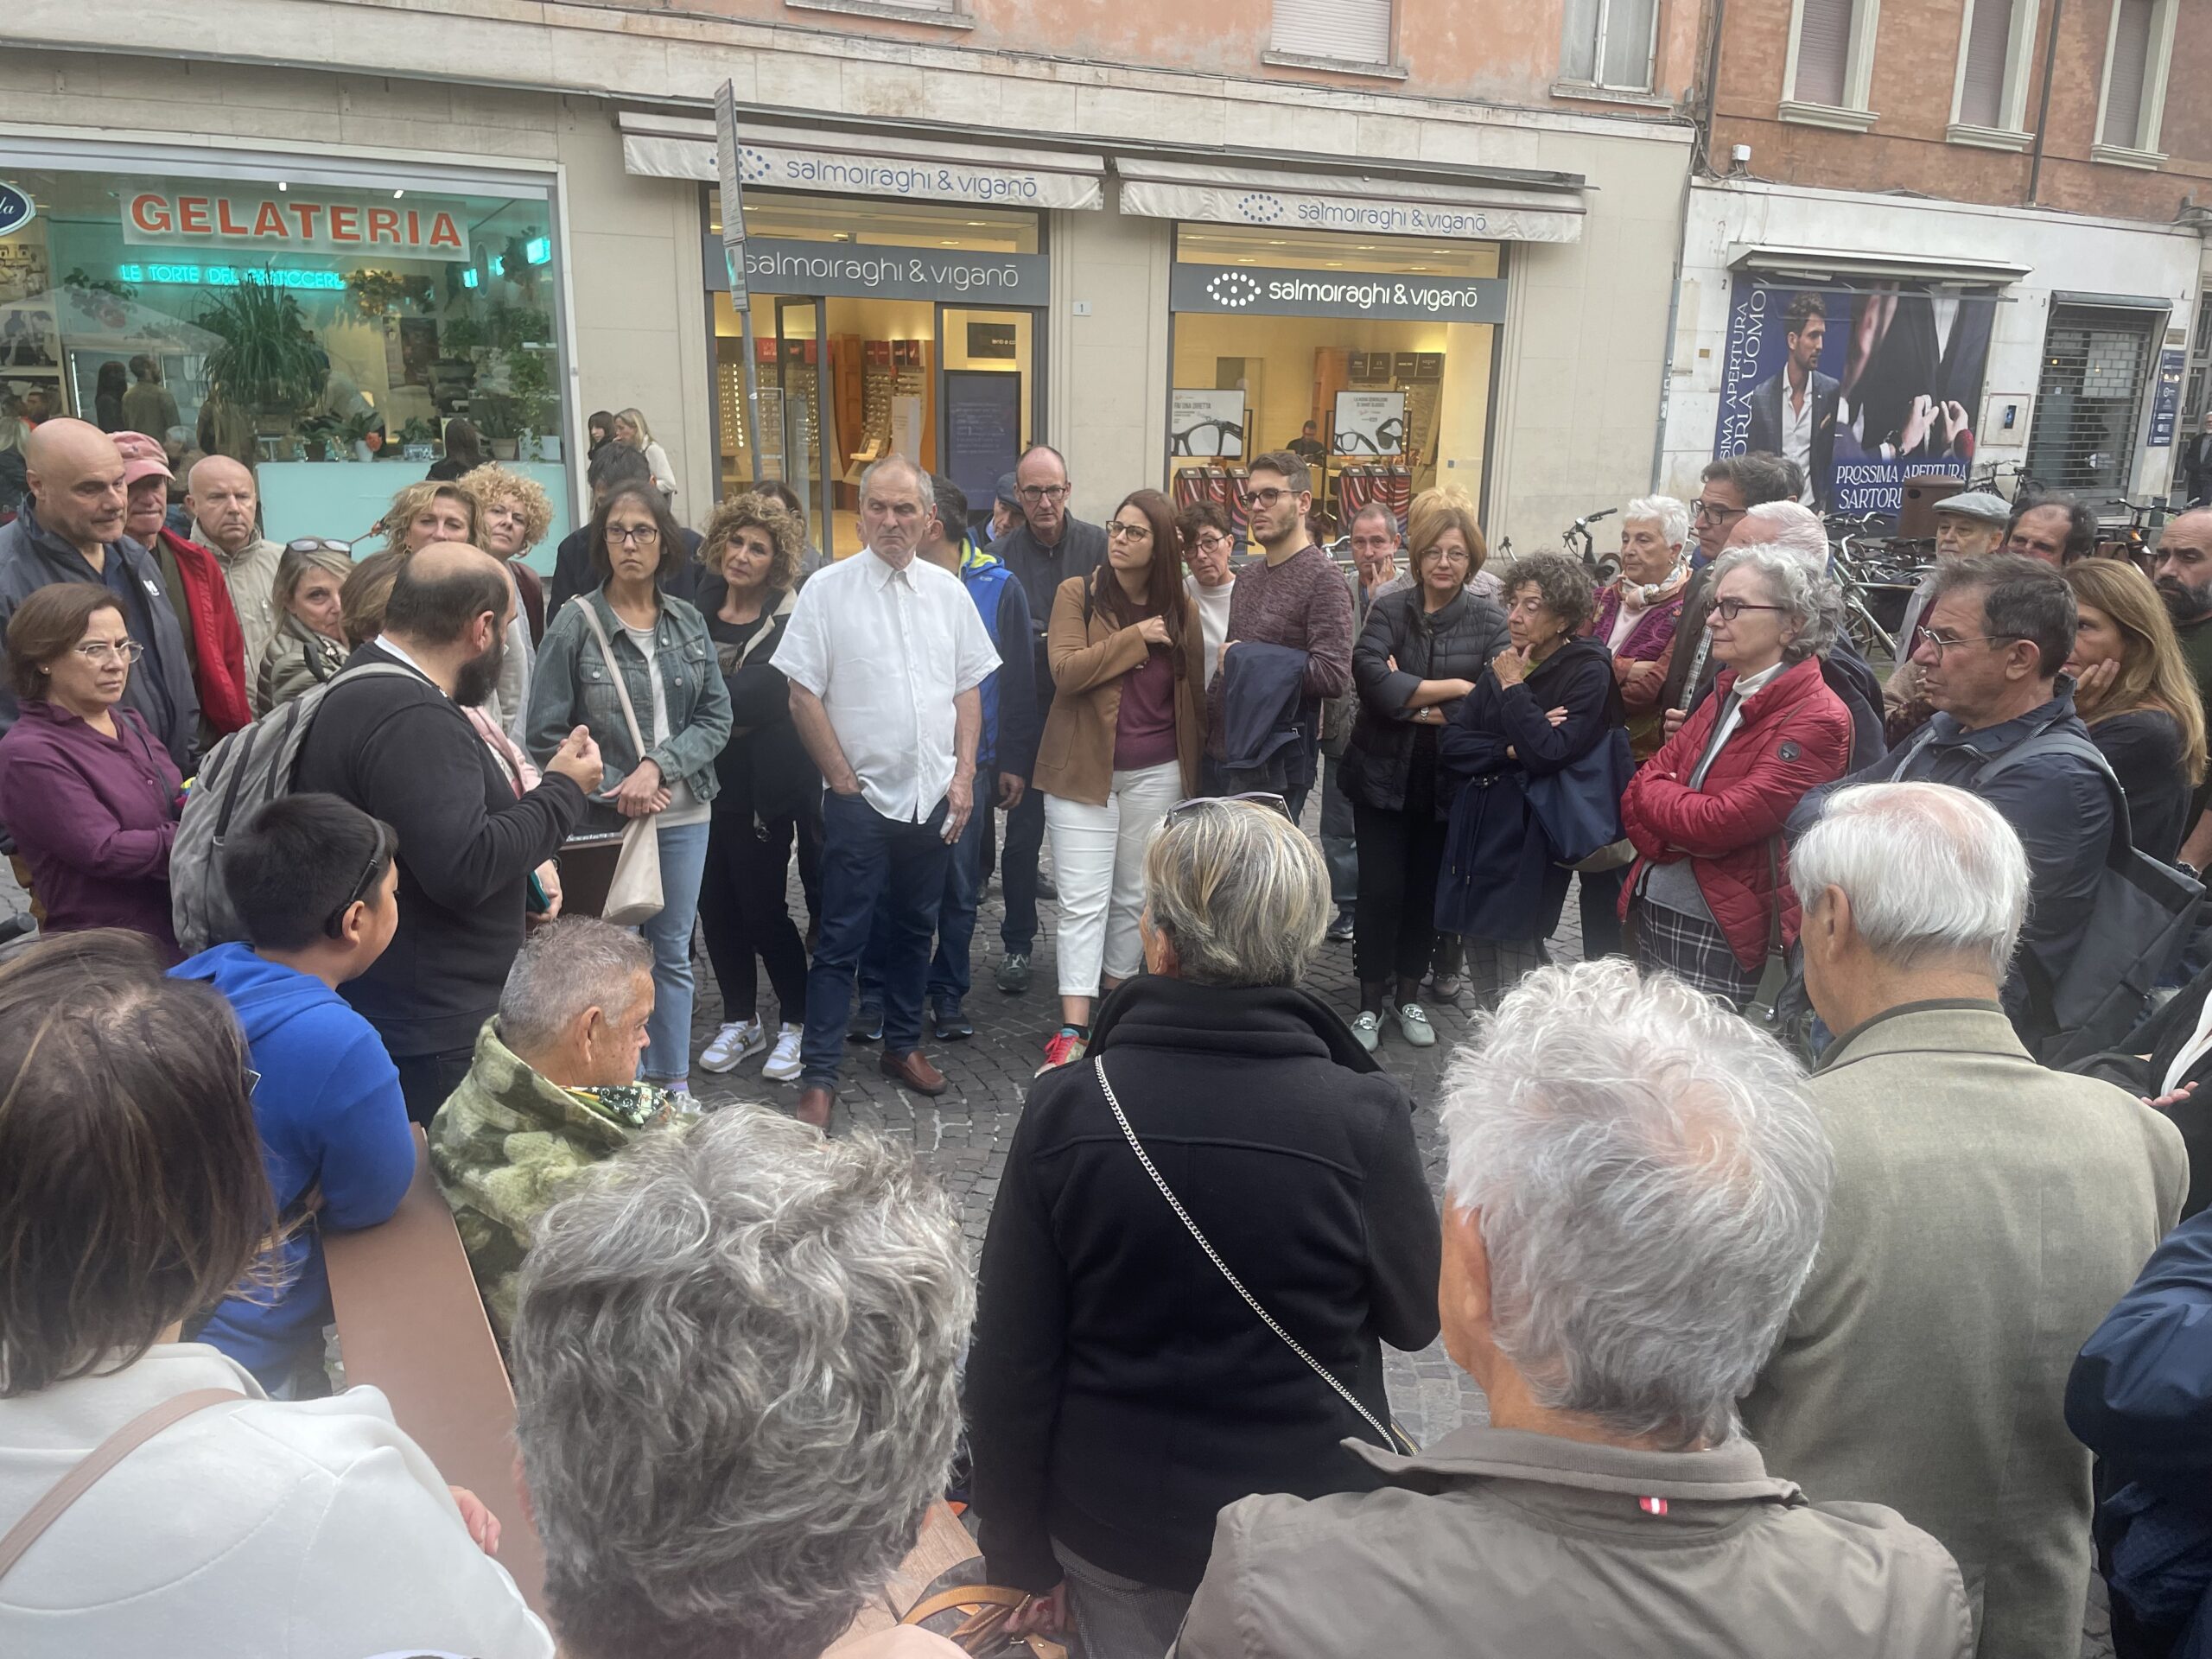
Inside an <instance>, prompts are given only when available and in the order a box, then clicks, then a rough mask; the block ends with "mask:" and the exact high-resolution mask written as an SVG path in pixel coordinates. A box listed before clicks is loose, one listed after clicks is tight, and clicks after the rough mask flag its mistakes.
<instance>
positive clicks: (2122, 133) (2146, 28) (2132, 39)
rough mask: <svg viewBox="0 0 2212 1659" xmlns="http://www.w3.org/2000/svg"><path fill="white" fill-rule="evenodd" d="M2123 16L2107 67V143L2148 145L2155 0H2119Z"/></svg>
mask: <svg viewBox="0 0 2212 1659" xmlns="http://www.w3.org/2000/svg"><path fill="white" fill-rule="evenodd" d="M2116 3H2117V4H2118V7H2119V12H2120V18H2119V22H2117V23H2116V24H2115V25H2114V27H2113V37H2112V64H2111V67H2109V68H2108V69H2107V71H2106V74H2107V80H2106V82H2105V124H2104V131H2103V133H2102V134H2101V137H2102V138H2103V141H2104V142H2105V143H2107V144H2113V145H2117V146H2119V147H2120V148H2121V149H2149V148H2150V147H2151V146H2150V143H2149V141H2148V140H2146V139H2145V137H2143V86H2144V82H2145V79H2146V78H2147V76H2148V73H2149V70H2150V64H2151V15H2152V9H2153V0H2116Z"/></svg>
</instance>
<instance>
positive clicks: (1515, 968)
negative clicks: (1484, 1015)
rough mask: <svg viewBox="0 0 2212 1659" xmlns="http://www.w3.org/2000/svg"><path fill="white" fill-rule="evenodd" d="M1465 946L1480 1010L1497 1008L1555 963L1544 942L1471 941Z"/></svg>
mask: <svg viewBox="0 0 2212 1659" xmlns="http://www.w3.org/2000/svg"><path fill="white" fill-rule="evenodd" d="M1465 944H1466V947H1467V990H1468V993H1469V994H1470V995H1471V996H1472V997H1473V999H1474V1005H1475V1007H1478V1008H1494V1007H1497V1003H1498V999H1499V998H1500V997H1502V996H1503V995H1505V994H1506V993H1507V992H1508V991H1510V990H1511V989H1512V988H1514V987H1515V986H1516V985H1518V984H1519V983H1520V982H1521V981H1522V979H1523V978H1524V977H1526V976H1528V975H1530V974H1533V973H1535V971H1536V969H1539V968H1542V967H1545V966H1547V965H1548V963H1550V962H1551V959H1552V956H1551V952H1550V951H1549V950H1546V949H1545V948H1544V942H1543V941H1542V940H1541V939H1468V940H1466V941H1465Z"/></svg>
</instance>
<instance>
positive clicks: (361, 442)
mask: <svg viewBox="0 0 2212 1659" xmlns="http://www.w3.org/2000/svg"><path fill="white" fill-rule="evenodd" d="M338 435H339V438H340V441H341V442H344V443H345V444H346V447H347V448H350V449H352V451H353V459H354V460H356V461H374V460H375V459H376V458H377V451H378V450H379V449H381V448H384V416H381V415H379V414H378V413H377V412H376V410H373V409H365V410H360V411H359V413H357V414H353V415H348V416H346V418H345V419H343V420H342V421H340V422H339V423H338Z"/></svg>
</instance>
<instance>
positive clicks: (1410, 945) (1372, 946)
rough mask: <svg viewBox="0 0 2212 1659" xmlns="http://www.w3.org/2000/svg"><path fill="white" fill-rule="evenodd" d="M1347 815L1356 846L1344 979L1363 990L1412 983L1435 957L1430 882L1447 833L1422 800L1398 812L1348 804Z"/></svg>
mask: <svg viewBox="0 0 2212 1659" xmlns="http://www.w3.org/2000/svg"><path fill="white" fill-rule="evenodd" d="M1351 815H1352V824H1353V827H1354V830H1355V833H1356V834H1357V836H1358V845H1359V901H1358V903H1357V906H1354V908H1353V911H1352V946H1351V959H1352V971H1353V972H1354V973H1356V974H1357V976H1358V977H1359V981H1360V982H1361V983H1362V984H1363V985H1372V984H1374V983H1376V982H1377V981H1380V980H1386V979H1390V978H1392V977H1396V978H1400V979H1409V980H1418V979H1420V978H1421V977H1422V976H1424V975H1426V974H1427V972H1428V966H1429V963H1430V960H1431V959H1432V957H1433V956H1434V954H1435V950H1436V878H1437V874H1438V872H1439V871H1440V870H1441V869H1442V868H1443V866H1444V839H1445V831H1446V829H1447V828H1448V826H1447V825H1446V823H1444V822H1443V821H1442V820H1441V819H1440V818H1439V817H1437V816H1436V812H1435V810H1434V808H1433V806H1432V805H1431V804H1429V803H1428V802H1427V801H1426V800H1423V801H1421V802H1419V803H1418V804H1416V805H1415V806H1414V808H1413V809H1412V810H1405V811H1398V812H1392V811H1389V810H1385V809H1383V808H1382V807H1379V806H1370V805H1368V804H1367V803H1366V802H1364V801H1361V800H1355V801H1353V802H1352V804H1351ZM1393 995H1395V989H1394V991H1393Z"/></svg>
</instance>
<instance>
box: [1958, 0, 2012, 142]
mask: <svg viewBox="0 0 2212 1659" xmlns="http://www.w3.org/2000/svg"><path fill="white" fill-rule="evenodd" d="M2012 5H2013V0H1974V16H1973V17H1972V18H1971V19H1970V20H1969V21H1968V22H1967V66H1966V74H1965V76H1964V77H1963V79H1961V82H1960V85H1959V119H1960V120H1961V121H1962V122H1964V123H1965V124H1967V125H1968V126H1970V127H2005V126H2010V125H2011V124H2012V122H2010V121H2007V120H2006V119H2005V69H2006V67H2007V64H2008V60H2009V59H2010V57H2011V55H2012V52H2011V48H2012Z"/></svg>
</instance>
